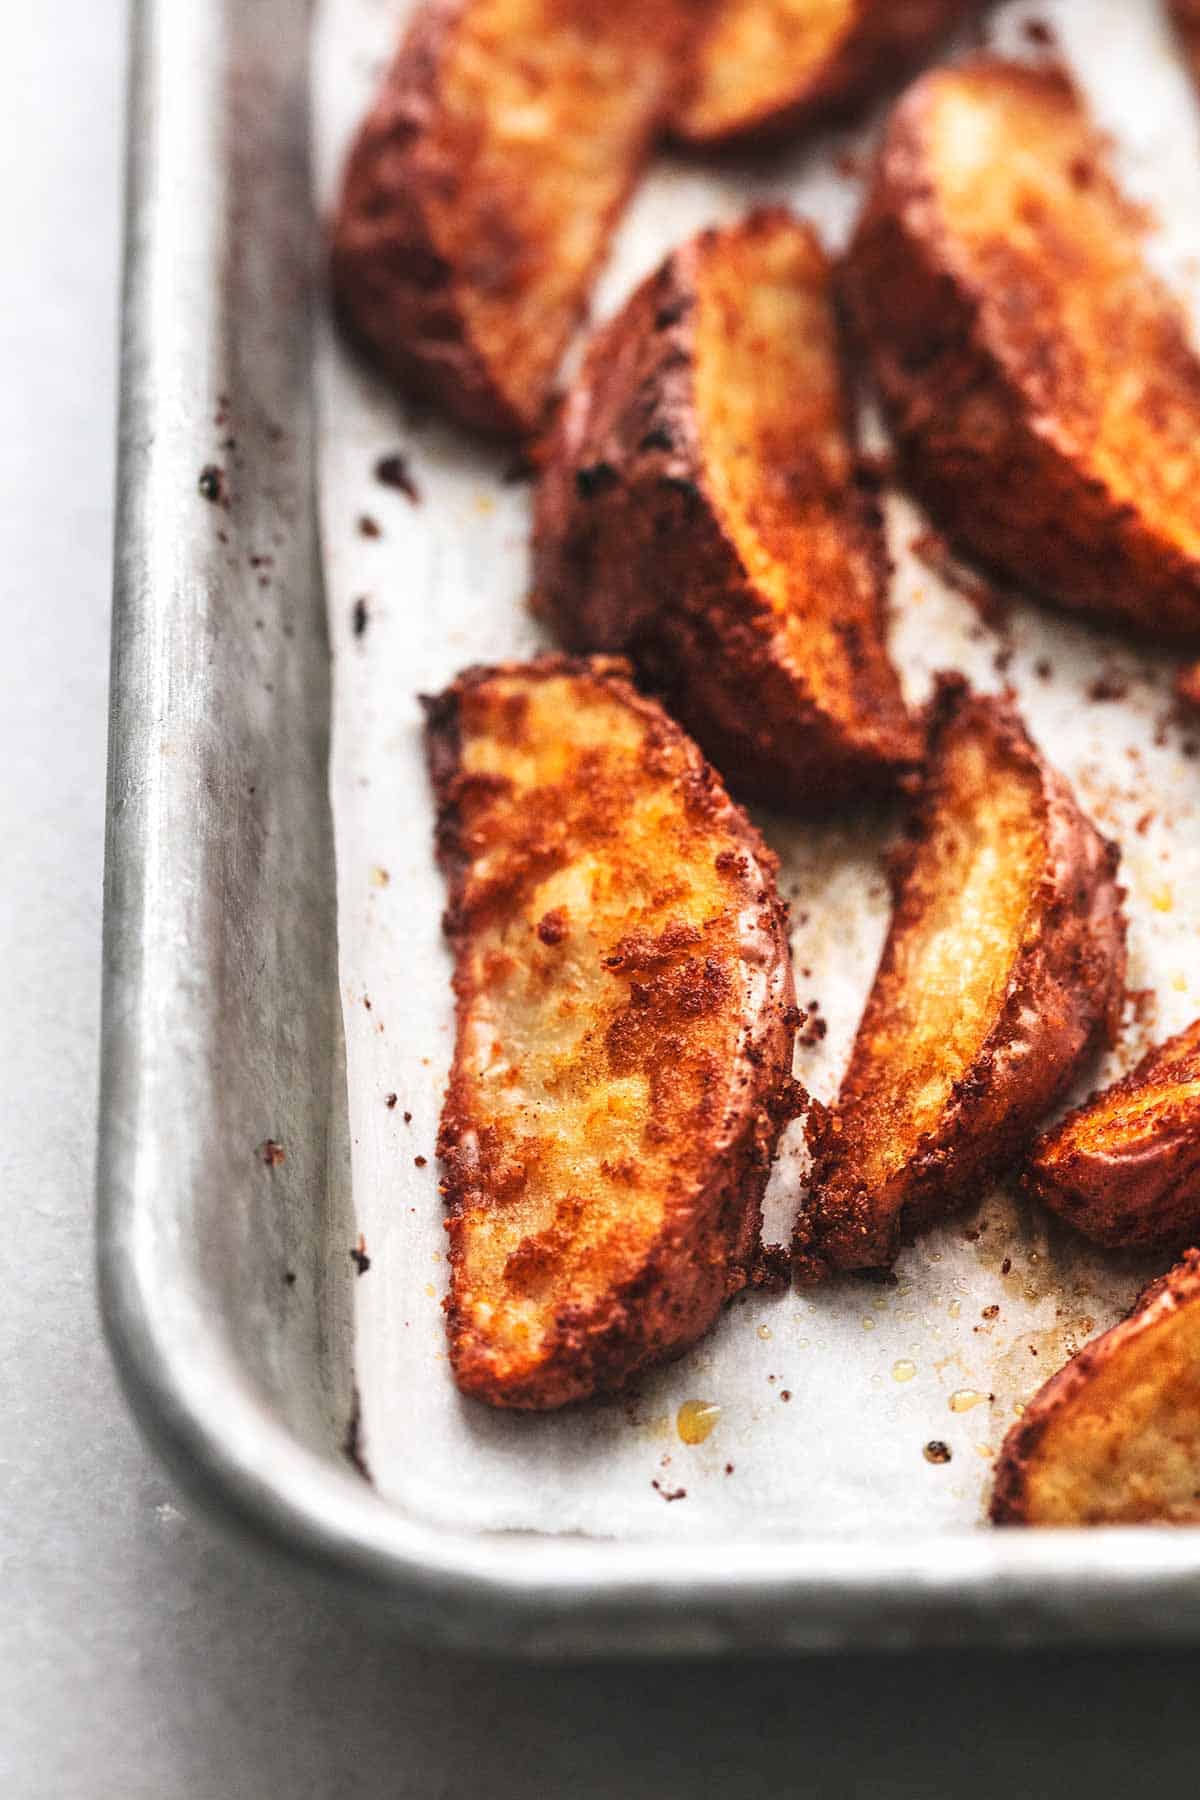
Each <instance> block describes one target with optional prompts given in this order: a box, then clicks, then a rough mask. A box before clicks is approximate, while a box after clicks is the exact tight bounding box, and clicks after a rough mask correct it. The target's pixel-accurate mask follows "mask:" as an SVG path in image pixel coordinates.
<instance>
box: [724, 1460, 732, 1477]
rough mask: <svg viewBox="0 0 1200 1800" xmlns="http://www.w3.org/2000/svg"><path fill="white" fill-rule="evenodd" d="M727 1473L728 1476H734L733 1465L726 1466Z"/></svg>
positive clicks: (727, 1464)
mask: <svg viewBox="0 0 1200 1800" xmlns="http://www.w3.org/2000/svg"><path fill="white" fill-rule="evenodd" d="M725 1473H726V1474H727V1475H732V1474H733V1464H732V1463H726V1464H725Z"/></svg>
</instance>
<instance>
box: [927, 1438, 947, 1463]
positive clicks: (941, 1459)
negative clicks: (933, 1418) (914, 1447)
mask: <svg viewBox="0 0 1200 1800" xmlns="http://www.w3.org/2000/svg"><path fill="white" fill-rule="evenodd" d="M921 1454H922V1456H924V1458H925V1461H926V1462H927V1463H948V1462H949V1461H950V1457H951V1450H950V1446H949V1444H947V1443H944V1442H943V1441H942V1439H941V1438H930V1440H929V1442H928V1443H927V1444H926V1446H925V1448H924V1450H923V1451H922V1452H921Z"/></svg>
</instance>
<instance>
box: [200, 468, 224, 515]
mask: <svg viewBox="0 0 1200 1800" xmlns="http://www.w3.org/2000/svg"><path fill="white" fill-rule="evenodd" d="M196 485H197V487H198V488H199V489H200V494H201V497H202V498H203V499H205V500H208V501H211V503H212V504H213V505H214V506H221V505H223V504H224V502H225V500H226V499H227V495H226V492H225V471H224V469H222V468H220V467H219V466H218V464H216V463H205V465H204V467H203V468H202V469H201V471H200V479H199V480H198V482H197V483H196Z"/></svg>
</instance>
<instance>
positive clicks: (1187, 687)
mask: <svg viewBox="0 0 1200 1800" xmlns="http://www.w3.org/2000/svg"><path fill="white" fill-rule="evenodd" d="M1175 692H1176V694H1177V695H1178V697H1179V699H1180V700H1181V701H1182V702H1183V704H1184V705H1185V706H1200V662H1194V663H1188V664H1187V665H1186V667H1184V668H1182V669H1180V671H1179V673H1178V674H1177V675H1176V677H1175Z"/></svg>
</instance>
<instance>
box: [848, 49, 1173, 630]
mask: <svg viewBox="0 0 1200 1800" xmlns="http://www.w3.org/2000/svg"><path fill="white" fill-rule="evenodd" d="M1142 237H1143V232H1142V221H1141V217H1140V215H1139V214H1138V213H1137V212H1136V211H1135V210H1134V209H1133V208H1132V206H1130V204H1129V203H1128V202H1127V201H1126V200H1124V199H1123V198H1122V196H1121V194H1120V193H1119V191H1118V190H1117V188H1116V186H1115V185H1114V183H1113V180H1112V178H1111V176H1110V174H1109V172H1108V169H1107V166H1106V160H1105V154H1104V149H1103V146H1102V144H1101V142H1100V141H1099V139H1098V137H1097V135H1096V133H1095V131H1094V129H1093V127H1092V124H1091V122H1090V120H1089V118H1088V115H1087V113H1086V111H1085V109H1084V106H1083V104H1082V102H1081V101H1080V99H1079V98H1078V96H1077V94H1076V93H1075V91H1074V90H1073V88H1072V87H1071V86H1070V85H1069V83H1068V82H1067V80H1066V79H1065V78H1064V77H1063V76H1062V75H1061V74H1059V73H1057V72H1054V71H1052V70H1046V69H1036V70H1035V69H1030V68H1025V67H1022V66H1019V65H1017V64H1013V63H1005V62H1001V61H999V60H996V59H994V58H979V59H975V60H973V61H971V62H969V63H966V64H963V65H961V66H959V67H956V68H952V69H940V70H935V71H933V72H932V73H930V74H928V75H925V76H923V77H922V78H921V79H920V80H919V81H917V82H916V83H915V84H914V86H913V87H912V88H911V89H910V90H909V92H908V93H907V94H906V95H905V97H904V98H903V99H902V100H901V102H900V104H899V105H898V107H897V108H896V111H895V112H894V114H893V115H892V119H891V122H890V124H889V126H888V129H887V132H886V136H885V139H884V142H883V145H882V148H881V150H880V154H879V158H878V162H877V165H876V171H875V177H874V183H873V186H872V189H871V192H870V194H869V197H868V200H867V204H866V208H865V211H864V213H863V216H862V219H861V221H860V223H859V226H858V229H857V233H856V236H855V239H854V243H853V246H852V249H851V253H850V259H849V268H848V275H847V283H846V289H847V294H848V298H849V301H850V306H851V311H852V314H853V317H854V318H855V319H856V321H857V323H858V327H859V329H860V332H861V335H862V337H863V339H864V340H865V342H866V345H867V346H868V349H869V352H870V355H871V360H872V362H873V366H874V372H875V376H876V378H877V381H878V385H879V388H880V391H881V394H882V397H883V400H884V402H885V405H886V408H887V411H888V413H889V415H890V419H891V423H892V427H893V431H894V434H895V437H896V440H897V444H898V448H899V450H900V453H901V458H902V462H903V465H904V467H905V469H906V472H907V475H908V477H909V479H910V480H911V481H912V483H913V485H914V487H915V488H916V489H917V490H918V492H919V494H920V495H921V497H922V499H923V500H924V501H925V503H926V504H927V506H928V507H929V509H930V511H931V513H932V514H933V515H934V517H935V519H936V521H937V523H938V524H939V525H940V526H941V527H942V529H943V530H944V531H945V532H946V533H947V535H948V536H949V537H950V538H951V539H952V540H953V541H954V542H955V544H956V545H957V546H958V547H959V548H960V549H964V550H966V551H968V552H971V553H973V554H975V555H976V556H979V557H981V558H983V559H984V560H985V561H986V562H988V563H991V564H993V565H995V566H996V567H998V568H999V569H1001V570H1003V571H1005V572H1006V573H1008V574H1009V575H1011V576H1013V577H1015V578H1017V579H1019V580H1020V581H1021V582H1022V583H1023V584H1025V585H1030V586H1032V587H1034V588H1036V589H1037V590H1039V591H1040V592H1041V593H1042V594H1043V596H1044V597H1046V598H1048V599H1050V600H1053V601H1056V602H1058V603H1059V604H1061V605H1063V606H1068V607H1073V608H1077V609H1079V610H1081V611H1083V612H1085V613H1087V614H1090V615H1092V616H1093V617H1095V618H1097V619H1100V620H1107V621H1111V622H1115V623H1118V624H1121V623H1123V624H1125V625H1129V626H1133V627H1136V628H1137V629H1139V630H1142V631H1146V632H1151V633H1153V634H1154V635H1155V637H1157V638H1159V639H1163V638H1172V639H1177V640H1184V641H1187V640H1196V639H1198V638H1200V359H1198V358H1197V357H1196V355H1195V354H1194V353H1193V351H1192V348H1191V346H1190V344H1189V341H1188V336H1187V330H1186V323H1185V320H1184V316H1183V313H1182V311H1181V309H1180V307H1179V306H1178V305H1177V304H1176V302H1175V300H1174V299H1173V298H1172V297H1171V296H1170V295H1169V294H1168V293H1167V291H1166V289H1165V288H1164V287H1163V286H1162V284H1161V283H1160V282H1159V281H1158V280H1157V279H1156V278H1155V277H1154V276H1153V275H1152V274H1151V273H1150V271H1149V269H1148V267H1147V265H1146V263H1145V260H1144V257H1143V242H1142Z"/></svg>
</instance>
